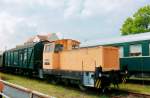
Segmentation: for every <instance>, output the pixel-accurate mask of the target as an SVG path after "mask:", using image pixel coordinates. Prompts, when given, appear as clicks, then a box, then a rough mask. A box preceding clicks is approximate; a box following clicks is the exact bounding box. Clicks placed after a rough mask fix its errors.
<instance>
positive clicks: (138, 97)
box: [111, 89, 150, 98]
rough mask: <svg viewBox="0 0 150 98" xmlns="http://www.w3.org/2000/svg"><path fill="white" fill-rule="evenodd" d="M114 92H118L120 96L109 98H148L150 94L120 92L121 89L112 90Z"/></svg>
mask: <svg viewBox="0 0 150 98" xmlns="http://www.w3.org/2000/svg"><path fill="white" fill-rule="evenodd" d="M114 91H115V92H120V93H122V94H124V95H123V96H122V95H116V96H112V97H111V98H150V93H149V94H148V93H144V94H143V93H139V92H133V91H127V90H121V89H114Z"/></svg>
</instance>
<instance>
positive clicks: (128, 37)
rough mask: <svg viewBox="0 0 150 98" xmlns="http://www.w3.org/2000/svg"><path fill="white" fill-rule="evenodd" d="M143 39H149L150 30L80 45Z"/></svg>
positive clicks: (118, 42) (107, 43) (86, 45)
mask: <svg viewBox="0 0 150 98" xmlns="http://www.w3.org/2000/svg"><path fill="white" fill-rule="evenodd" d="M144 40H150V32H147V33H140V34H134V35H126V36H120V37H116V38H109V39H100V40H99V39H97V40H91V41H88V42H85V43H81V47H88V46H98V45H109V44H120V43H127V42H136V41H144Z"/></svg>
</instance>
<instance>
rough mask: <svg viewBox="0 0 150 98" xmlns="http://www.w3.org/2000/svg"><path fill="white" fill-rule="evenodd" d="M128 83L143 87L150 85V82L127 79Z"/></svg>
mask: <svg viewBox="0 0 150 98" xmlns="http://www.w3.org/2000/svg"><path fill="white" fill-rule="evenodd" d="M127 83H136V84H142V85H150V80H144V79H141V80H138V79H127Z"/></svg>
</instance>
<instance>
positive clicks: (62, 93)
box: [0, 73, 150, 98]
mask: <svg viewBox="0 0 150 98" xmlns="http://www.w3.org/2000/svg"><path fill="white" fill-rule="evenodd" d="M0 77H2V78H3V79H4V80H5V81H8V82H11V83H14V84H17V85H21V86H23V87H26V88H29V89H32V90H35V91H39V92H41V93H44V94H48V95H50V96H55V97H56V98H110V97H109V96H112V95H115V94H116V93H117V92H114V93H113V94H109V96H107V95H101V94H98V93H99V92H94V91H92V92H90V91H88V92H83V91H80V90H79V89H78V88H77V86H76V87H71V86H63V85H53V84H50V83H48V82H47V81H45V80H36V79H30V78H27V77H23V76H16V75H10V74H5V73H0ZM112 87H113V86H112ZM119 87H120V89H123V90H130V91H136V92H140V93H149V92H150V85H149V86H147V85H139V84H120V85H119Z"/></svg>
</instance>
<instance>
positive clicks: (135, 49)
mask: <svg viewBox="0 0 150 98" xmlns="http://www.w3.org/2000/svg"><path fill="white" fill-rule="evenodd" d="M130 56H142V45H141V44H135V45H130Z"/></svg>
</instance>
